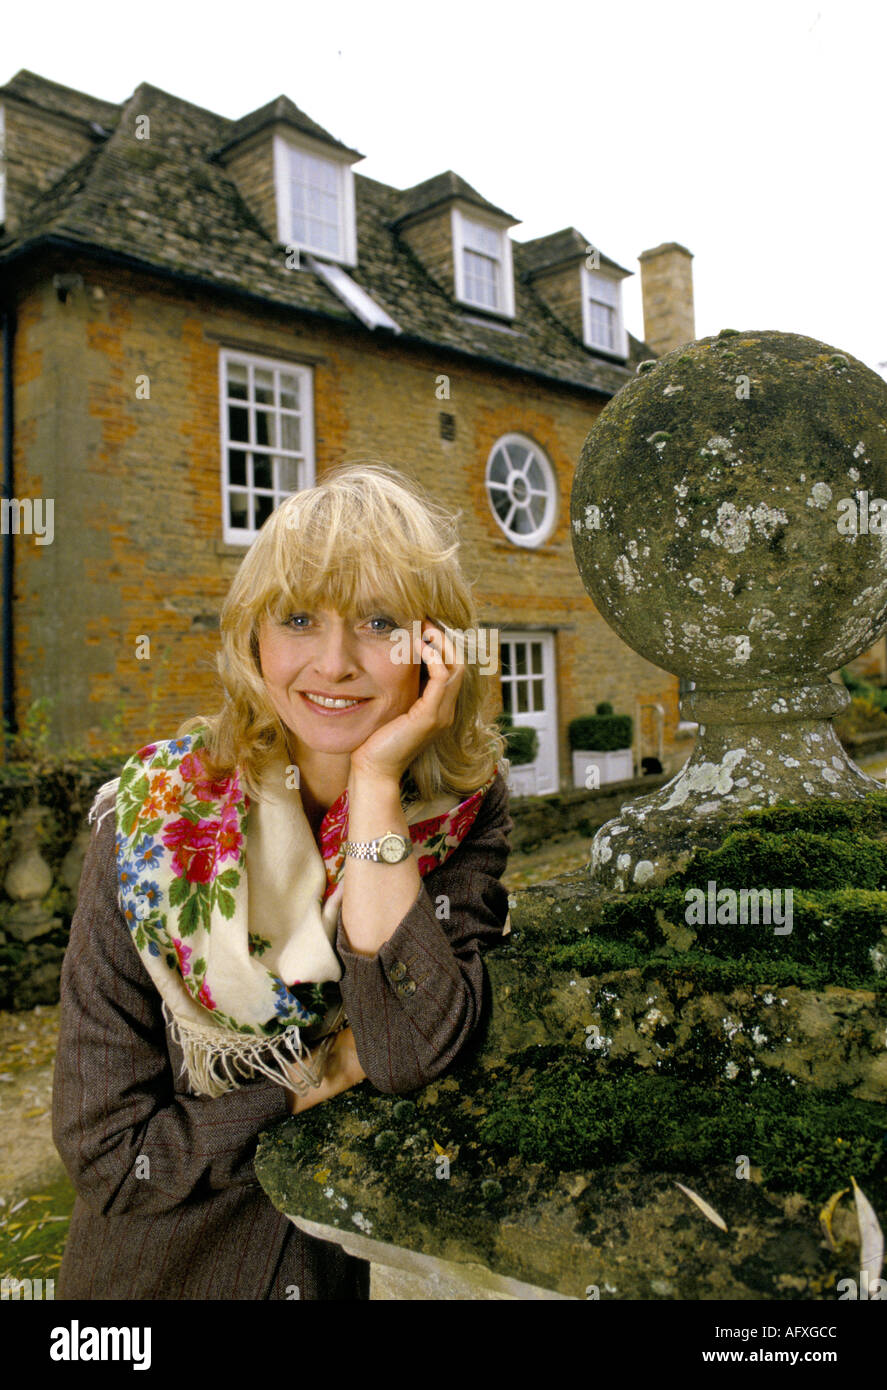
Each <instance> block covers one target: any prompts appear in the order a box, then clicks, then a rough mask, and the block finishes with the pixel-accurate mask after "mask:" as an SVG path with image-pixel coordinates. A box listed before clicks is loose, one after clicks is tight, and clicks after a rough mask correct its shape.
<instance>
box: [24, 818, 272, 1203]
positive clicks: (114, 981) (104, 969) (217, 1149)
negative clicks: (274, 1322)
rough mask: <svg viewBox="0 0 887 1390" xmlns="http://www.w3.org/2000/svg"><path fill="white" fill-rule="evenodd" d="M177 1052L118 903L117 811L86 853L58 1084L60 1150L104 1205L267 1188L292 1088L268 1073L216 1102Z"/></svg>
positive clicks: (67, 964) (67, 970) (74, 1177)
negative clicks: (263, 1160)
mask: <svg viewBox="0 0 887 1390" xmlns="http://www.w3.org/2000/svg"><path fill="white" fill-rule="evenodd" d="M172 1047H175V1044H172ZM176 1052H177V1053H178V1055H177V1057H176V1065H177V1066H179V1065H180V1064H181V1053H180V1051H179V1050H178V1049H177V1048H176ZM174 1056H175V1054H174V1053H173V1052H172V1050H171V1046H170V1045H168V1040H167V1033H166V1027H165V1023H164V1018H163V1013H162V1009H161V999H160V995H159V994H158V992H157V989H156V987H155V986H154V984H153V983H152V981H151V977H150V976H149V975H148V973H147V971H146V970H145V968H144V966H143V965H142V962H141V960H140V959H139V955H138V952H137V951H136V949H135V946H134V945H133V943H132V941H131V939H130V933H129V929H128V927H127V925H126V922H125V919H124V917H123V915H122V913H121V911H120V908H119V905H118V902H117V871H116V860H115V827H114V816H113V814H110V815H107V816H105V817H104V819H103V821H102V823H101V825H97V826H96V827H95V829H94V830H93V834H92V837H91V839H90V842H89V846H88V849H87V853H86V858H85V861H84V866H83V874H82V877H81V881H80V896H79V900H78V904H77V909H76V911H75V913H74V918H73V921H72V923H71V936H70V942H69V945H68V949H67V953H66V955H65V960H64V964H63V967H62V981H61V1027H60V1034H59V1043H58V1051H57V1054H56V1064H55V1076H54V1083H53V1108H52V1119H53V1138H54V1140H55V1144H56V1148H57V1149H58V1151H59V1153H60V1155H61V1157H62V1161H63V1162H64V1165H65V1167H66V1169H67V1170H68V1173H69V1174H70V1177H71V1181H72V1182H73V1184H74V1186H75V1188H76V1190H77V1192H78V1193H79V1195H80V1197H81V1198H82V1199H83V1201H84V1202H85V1203H86V1205H87V1206H88V1207H89V1208H90V1209H92V1210H93V1211H95V1212H100V1213H101V1214H103V1215H111V1216H117V1215H121V1214H123V1213H125V1212H134V1213H137V1214H139V1215H148V1214H152V1213H159V1212H169V1211H171V1210H172V1209H173V1208H174V1207H177V1206H178V1205H179V1204H180V1203H182V1202H184V1201H186V1200H187V1199H188V1198H191V1197H194V1198H198V1199H199V1198H201V1197H206V1196H209V1195H210V1194H211V1193H212V1192H214V1191H217V1190H219V1189H221V1188H228V1187H232V1186H239V1185H250V1186H258V1184H257V1182H256V1178H255V1174H254V1171H253V1166H252V1160H253V1156H254V1153H255V1147H256V1140H257V1138H258V1135H259V1133H260V1131H261V1130H263V1129H267V1128H269V1127H270V1126H271V1125H274V1124H276V1123H278V1122H279V1121H280V1120H283V1119H285V1118H286V1117H287V1115H288V1114H289V1110H288V1107H287V1101H286V1095H285V1092H284V1089H283V1087H281V1086H278V1085H275V1083H274V1082H271V1081H266V1080H265V1079H264V1078H261V1079H258V1080H256V1081H250V1082H248V1083H247V1084H246V1085H244V1086H243V1087H242V1088H241V1089H239V1090H235V1091H231V1092H229V1093H227V1094H226V1095H224V1096H220V1097H218V1098H217V1099H213V1098H210V1097H207V1096H192V1095H190V1094H188V1093H187V1092H186V1091H184V1089H177V1084H176V1079H175V1074H174V1070H173V1057H174ZM139 1160H141V1162H140V1161H139ZM146 1160H147V1161H146Z"/></svg>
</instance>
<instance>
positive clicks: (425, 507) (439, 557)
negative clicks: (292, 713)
mask: <svg viewBox="0 0 887 1390" xmlns="http://www.w3.org/2000/svg"><path fill="white" fill-rule="evenodd" d="M458 549H459V541H458V538H457V535H456V529H455V518H454V517H452V516H451V515H450V514H449V513H448V512H446V511H445V510H444V509H443V508H442V507H440V506H438V505H437V504H436V503H434V502H432V501H431V500H430V499H428V498H427V497H426V496H424V495H423V494H422V493H421V491H420V490H419V487H418V485H417V484H415V483H414V482H413V481H412V480H410V479H407V478H405V477H404V476H403V475H402V474H400V473H398V472H396V470H394V469H392V468H387V467H385V466H383V465H381V464H364V465H340V466H339V467H337V468H335V469H333V470H332V471H330V472H329V473H327V474H325V475H324V476H323V478H322V480H321V481H320V482H319V483H318V484H317V486H316V487H312V488H306V489H305V490H304V491H302V492H297V493H294V494H293V495H292V496H290V497H287V499H286V500H285V501H284V502H282V503H281V505H280V506H279V507H277V508H276V510H275V511H273V512H272V513H271V515H270V516H269V517H268V519H267V521H266V522H265V524H264V526H263V527H262V529H261V531H260V532H259V534H258V536H257V537H256V540H255V541H254V543H253V545H252V546H251V547H250V549H249V550H248V551H247V554H246V555H245V557H244V559H243V562H242V563H241V565H240V568H239V569H238V571H237V574H236V576H235V578H234V582H233V583H232V585H231V588H230V590H229V592H228V595H227V597H226V599H225V602H224V604H223V605H222V610H221V614H220V620H219V627H220V635H221V651H220V652H219V653H218V656H217V658H216V663H217V666H218V670H219V675H220V677H221V681H222V686H223V688H224V691H225V701H224V704H223V706H222V708H221V709H220V710H218V711H217V713H216V714H214V715H209V716H206V717H204V716H200V715H195V716H194V717H193V718H191V719H188V720H186V722H185V723H184V724H182V725H181V727H180V728H179V729H178V731H177V734H176V737H181V736H182V735H183V734H185V733H190V732H193V731H195V730H196V729H197V728H198V727H202V728H205V729H206V730H207V732H206V734H205V735H204V749H205V757H204V761H205V762H206V763H207V764H208V770H209V772H210V773H211V775H213V776H216V777H223V776H229V775H231V773H233V771H234V770H235V768H236V769H239V771H240V773H241V776H242V780H243V784H244V785H245V787H246V789H247V790H248V791H249V792H250V793H251V794H252V795H256V794H257V791H258V784H259V781H260V778H261V774H262V771H263V769H264V768H265V767H267V765H268V763H269V762H270V761H271V760H272V759H273V758H276V757H279V756H280V755H281V754H283V755H286V756H287V757H289V752H288V748H287V732H288V731H287V729H286V727H285V726H284V724H283V723H282V721H281V719H280V716H279V715H278V714H277V712H276V710H275V709H274V707H273V706H272V704H271V702H270V700H269V698H268V694H267V691H266V689H265V683H264V680H263V678H262V674H261V666H260V662H259V639H258V631H259V627H260V626H261V623H262V622H263V620H264V619H265V618H266V617H267V618H270V619H272V620H277V621H279V620H282V619H284V618H285V617H286V616H288V615H289V614H290V613H292V612H294V611H298V610H299V609H303V608H307V609H317V608H318V607H331V608H334V609H335V610H336V611H337V612H339V613H342V614H351V613H355V612H357V611H361V610H363V609H364V608H365V607H366V606H367V604H368V602H369V601H370V600H371V599H373V600H376V601H378V600H379V599H380V598H383V597H384V598H385V599H386V601H387V603H389V604H390V605H391V607H392V609H393V610H394V611H392V612H391V617H392V618H395V619H397V621H398V622H400V623H402V624H403V626H404V627H409V625H410V623H411V621H415V620H421V619H423V618H426V617H427V618H430V619H431V620H432V621H434V622H435V623H438V624H441V625H444V626H446V627H449V628H455V629H462V630H463V631H464V630H467V629H471V628H476V627H477V614H476V609H475V603H474V598H473V595H472V593H471V589H470V587H469V584H468V582H467V580H466V579H465V577H464V575H463V574H462V570H461V568H460V566H459V562H458V560H457V558H456V556H457V552H458ZM482 679H483V678H482V676H481V673H480V670H479V667H478V665H477V664H476V663H469V664H467V665H466V668H465V676H464V679H463V681H462V686H461V689H460V691H459V695H458V697H457V700H456V709H455V714H454V718H453V723H452V725H451V726H450V727H449V728H448V729H444V730H443V731H442V732H441V733H440V734H439V735H438V737H437V738H436V739H435V741H434V742H433V743H432V744H431V745H430V746H429V747H428V748H426V749H424V750H423V751H422V752H421V753H420V754H419V756H418V757H417V758H415V759H414V760H413V762H412V763H411V764H410V767H409V769H408V771H409V772H410V774H411V775H412V778H413V781H414V782H415V784H416V787H417V789H418V791H419V795H420V797H421V798H422V799H423V800H427V799H430V798H432V797H434V796H437V795H440V794H441V793H442V792H470V791H474V790H476V789H477V788H478V787H479V786H480V785H482V784H483V783H484V782H486V781H487V780H488V779H489V777H491V776H492V774H493V771H494V769H495V768H496V767H497V766H500V767H501V768H502V770H503V771H506V768H505V765H504V764H503V762H502V759H503V754H504V751H505V742H504V739H503V737H502V735H501V733H500V731H499V729H498V727H497V726H496V725H495V724H494V723H486V722H485V720H484V716H483V713H482V709H481V706H482V703H483V696H484V689H483V687H482V685H481V681H482Z"/></svg>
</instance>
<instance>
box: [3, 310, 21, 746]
mask: <svg viewBox="0 0 887 1390" xmlns="http://www.w3.org/2000/svg"><path fill="white" fill-rule="evenodd" d="M14 340H15V310H14V309H11V308H8V307H7V306H6V305H4V307H3V497H4V499H9V498H11V497H12V496H13V487H14V475H13V462H12V447H13V441H14V439H15V417H14V415H13V401H14V393H13V388H12V349H13V342H14ZM6 510H7V512H8V510H9V509H8V508H7V509H6ZM12 583H13V566H12V534H11V532H10V530H9V528H8V527H4V528H3V613H2V618H0V625H2V635H0V643H2V652H3V719H4V721H5V727H6V729H7V730H8V731H9V732H10V733H16V732H17V726H16V721H15V681H14V678H13V670H12V648H13V643H12Z"/></svg>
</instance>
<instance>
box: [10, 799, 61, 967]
mask: <svg viewBox="0 0 887 1390" xmlns="http://www.w3.org/2000/svg"><path fill="white" fill-rule="evenodd" d="M45 815H46V810H45V808H44V807H42V806H30V807H28V809H27V810H26V811H23V812H22V813H21V815H20V816H19V818H18V823H17V825H16V828H15V832H14V838H13V849H12V859H11V862H10V865H9V868H8V869H7V871H6V877H5V879H4V881H3V887H4V889H5V890H6V892H7V893H8V895H9V897H10V898H12V899H13V906H12V907H11V908H10V909H9V911H8V912H7V913H6V915H5V917H4V922H3V925H4V927H5V929H6V931H8V932H9V934H10V935H11V936H14V937H15V938H16V940H18V941H23V942H27V941H31V940H33V938H34V937H35V936H44V935H45V934H46V933H47V932H50V931H52V930H53V929H54V928H55V927H57V926H59V925H60V923H61V918H60V917H52V916H51V915H50V914H49V913H48V912H46V910H45V908H44V906H43V899H44V898H45V897H46V895H47V893H48V892H49V890H50V888H51V887H52V872H51V870H50V868H49V865H48V864H47V862H46V860H45V859H44V858H43V855H42V854H41V853H40V847H39V842H38V833H39V829H40V823H41V821H42V820H43V817H44V816H45Z"/></svg>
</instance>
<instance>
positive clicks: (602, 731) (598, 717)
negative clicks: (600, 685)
mask: <svg viewBox="0 0 887 1390" xmlns="http://www.w3.org/2000/svg"><path fill="white" fill-rule="evenodd" d="M632 730H633V721H632V718H631V715H630V714H614V713H613V706H612V705H611V704H608V703H607V702H606V701H602V702H601V704H599V705H598V707H597V714H584V715H580V717H579V718H578V719H572V720H571V721H570V724H569V726H568V729H567V733H568V735H569V739H570V748H571V749H577V748H578V749H581V750H582V751H588V752H592V753H612V752H613V751H614V750H615V749H617V748H630V747H631V741H632Z"/></svg>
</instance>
